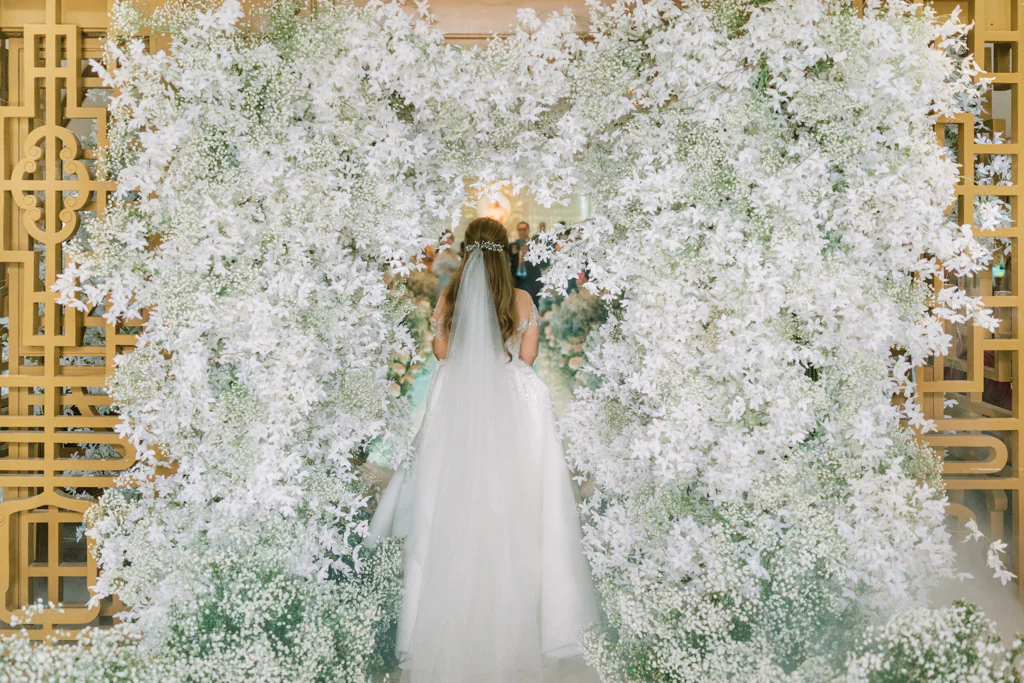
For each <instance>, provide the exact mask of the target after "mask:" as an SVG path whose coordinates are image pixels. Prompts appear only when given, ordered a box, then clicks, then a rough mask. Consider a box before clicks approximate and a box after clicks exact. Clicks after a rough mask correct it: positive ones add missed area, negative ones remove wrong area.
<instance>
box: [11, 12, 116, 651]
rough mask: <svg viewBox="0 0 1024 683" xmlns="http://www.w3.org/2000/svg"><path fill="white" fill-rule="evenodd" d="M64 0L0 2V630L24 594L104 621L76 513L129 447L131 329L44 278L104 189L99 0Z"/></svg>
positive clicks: (37, 625)
mask: <svg viewBox="0 0 1024 683" xmlns="http://www.w3.org/2000/svg"><path fill="white" fill-rule="evenodd" d="M63 4H64V5H65V6H62V3H61V2H60V0H2V2H0V40H2V41H3V51H2V53H0V55H2V59H0V70H2V75H0V263H2V264H3V271H2V273H3V278H2V283H0V284H2V300H0V305H2V310H0V315H2V316H4V318H3V319H2V320H0V322H2V323H4V327H3V328H0V331H2V333H3V335H4V337H6V339H5V340H4V344H3V357H2V374H0V392H2V396H0V495H2V498H0V500H2V502H0V552H3V553H5V557H4V559H3V561H0V596H2V600H0V633H2V632H7V631H10V630H12V627H11V621H12V618H14V617H16V616H20V612H21V608H22V606H24V605H27V604H32V603H36V602H40V601H41V602H42V603H44V604H49V603H54V604H57V603H59V604H60V605H61V608H60V609H51V608H47V609H45V610H44V611H43V612H42V613H41V614H39V615H37V616H35V617H33V619H32V621H31V624H30V625H28V626H27V627H25V628H28V629H29V632H30V634H31V635H32V637H34V638H46V637H52V636H53V635H54V633H55V631H56V630H60V631H61V632H64V633H67V634H68V636H65V637H74V634H75V632H76V631H77V630H79V629H81V628H82V627H84V626H86V625H90V624H102V623H108V622H109V621H110V615H111V614H112V613H113V611H114V610H115V605H113V603H112V601H109V600H108V601H105V602H101V603H100V604H89V598H90V593H89V590H88V587H89V586H91V585H93V584H95V581H96V563H95V560H94V559H93V558H92V556H91V553H89V552H88V546H87V540H86V539H85V538H84V537H83V536H82V535H81V532H82V528H81V527H82V516H83V514H84V512H85V511H86V510H87V509H88V508H89V506H90V505H91V504H92V502H93V500H94V499H95V496H96V495H97V494H98V493H99V491H100V490H101V489H102V488H103V487H107V486H111V485H113V481H114V477H115V476H116V474H117V473H118V472H120V471H122V470H124V469H125V468H127V467H129V466H130V465H131V463H132V461H133V457H134V453H133V452H132V450H131V449H130V448H129V447H127V446H126V444H125V443H124V442H123V441H122V440H121V439H120V438H119V437H118V436H117V434H116V433H115V432H114V426H115V424H116V423H117V417H116V415H113V414H111V411H110V399H109V397H107V395H106V392H105V390H104V386H105V382H106V376H107V372H108V369H109V368H110V367H111V365H112V362H113V359H114V355H115V354H117V353H119V352H122V351H125V350H127V349H129V348H130V347H131V346H132V344H133V343H134V336H133V335H132V334H129V333H128V332H129V331H130V330H125V329H124V328H122V327H120V326H118V327H115V326H112V325H108V324H106V323H105V321H104V319H103V318H102V317H101V314H102V311H98V310H93V311H90V312H89V313H88V314H83V313H81V312H78V311H73V310H66V309H65V308H64V307H62V306H59V305H58V304H57V303H56V295H55V294H54V293H53V292H51V291H50V286H51V285H52V284H53V283H54V282H55V280H56V279H57V276H58V275H59V274H60V272H61V270H62V268H63V266H64V259H63V244H64V243H65V242H66V241H67V240H68V239H70V238H71V237H72V236H73V235H74V234H75V233H76V231H77V230H78V229H79V227H80V225H81V222H82V221H83V219H86V220H87V219H88V218H89V217H90V216H95V215H98V214H101V213H102V211H103V210H104V207H105V206H106V201H107V196H108V193H109V192H110V190H111V185H110V184H109V183H106V182H101V181H98V180H96V179H95V175H96V174H95V160H96V150H97V149H98V148H100V147H102V146H103V145H104V144H105V142H106V125H107V112H106V101H107V99H108V98H109V95H110V93H109V92H108V90H107V89H105V88H104V87H103V84H102V83H101V82H100V79H99V78H98V77H96V76H95V75H94V74H93V73H92V69H91V67H90V66H89V64H88V60H89V59H99V58H100V57H101V56H102V40H103V37H104V34H105V31H106V25H107V10H108V7H107V0H85V1H82V2H71V1H70V0H69V1H67V2H65V3H63Z"/></svg>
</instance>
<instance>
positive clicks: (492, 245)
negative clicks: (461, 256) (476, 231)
mask: <svg viewBox="0 0 1024 683" xmlns="http://www.w3.org/2000/svg"><path fill="white" fill-rule="evenodd" d="M478 248H479V249H484V250H486V251H505V247H504V246H503V245H502V244H500V243H499V242H473V244H467V245H466V251H467V252H470V251H473V250H474V249H478Z"/></svg>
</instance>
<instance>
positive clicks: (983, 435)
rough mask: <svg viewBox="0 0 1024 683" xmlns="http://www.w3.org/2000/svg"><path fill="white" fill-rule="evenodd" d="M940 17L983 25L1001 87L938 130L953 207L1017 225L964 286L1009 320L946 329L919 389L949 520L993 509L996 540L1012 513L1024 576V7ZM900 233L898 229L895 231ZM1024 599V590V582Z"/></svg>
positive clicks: (978, 36)
mask: <svg viewBox="0 0 1024 683" xmlns="http://www.w3.org/2000/svg"><path fill="white" fill-rule="evenodd" d="M933 4H934V6H935V7H936V9H937V10H938V11H939V12H940V14H948V13H949V12H950V11H952V9H953V8H954V7H956V6H958V5H959V6H960V7H961V8H962V10H963V14H964V15H966V16H965V17H964V20H965V21H971V22H973V23H974V28H973V30H972V31H971V33H970V36H969V47H970V50H971V52H973V53H974V55H975V58H976V59H977V60H978V63H979V64H980V65H981V67H982V69H984V70H985V72H986V73H985V77H986V78H989V79H991V80H992V86H991V90H990V91H989V93H988V95H987V96H986V98H985V103H984V111H983V112H982V113H981V114H980V115H977V116H976V115H971V114H964V115H960V116H957V117H956V118H954V119H951V120H946V121H944V122H942V123H940V124H939V125H938V126H937V137H938V140H939V143H940V144H944V145H946V146H947V148H949V149H950V150H951V151H952V152H953V154H955V156H956V160H957V162H958V163H959V164H961V177H960V183H959V185H958V186H957V201H956V203H955V205H954V206H953V207H952V208H951V210H952V211H953V212H954V214H955V215H956V217H957V218H958V220H959V221H960V222H961V223H967V224H972V225H973V224H974V223H975V214H976V210H977V209H978V208H979V207H980V206H981V205H982V204H983V203H985V202H993V201H998V202H1003V203H1004V207H1005V209H1006V210H1007V211H1008V216H1009V220H1007V221H1006V222H1005V223H1004V224H1003V225H1001V226H1000V227H999V228H998V229H996V230H995V232H992V233H989V232H986V233H984V236H985V237H991V238H993V241H997V242H998V244H997V245H996V246H999V247H1007V246H1008V247H1009V250H1008V253H1005V254H1000V255H999V256H998V257H997V258H996V260H995V262H994V263H993V264H992V268H990V269H989V270H986V271H984V272H982V273H981V274H979V275H978V276H977V277H974V278H964V279H962V280H961V281H960V282H959V285H960V286H961V287H963V288H964V289H966V290H967V291H968V292H969V293H970V294H972V295H974V296H981V297H982V299H983V301H984V302H985V304H986V306H988V307H990V308H991V309H992V310H993V312H994V313H995V315H996V317H998V318H999V320H1000V325H999V328H998V329H997V330H996V331H995V333H988V332H986V331H985V330H983V329H982V328H979V327H975V326H973V325H971V324H966V325H957V324H949V325H947V328H946V331H947V332H948V333H949V334H950V335H951V336H952V339H953V343H952V346H951V349H950V351H949V353H948V354H947V355H946V356H945V357H942V358H936V359H934V361H933V362H932V363H930V364H929V365H928V366H926V367H923V368H920V369H919V372H918V390H919V392H920V397H921V403H922V406H923V408H924V411H925V415H926V416H927V417H928V418H930V419H932V420H934V421H935V422H936V424H937V426H938V429H939V431H938V433H935V434H931V435H926V436H925V439H926V440H927V441H928V442H929V443H930V444H931V446H932V447H933V448H934V449H935V451H936V453H938V454H939V455H940V456H942V458H943V476H944V478H945V481H946V487H947V490H948V491H949V496H950V501H951V505H950V510H949V511H950V513H951V514H953V515H955V516H957V517H959V518H961V519H969V518H974V517H976V516H977V512H976V511H979V512H980V511H984V514H983V520H984V521H986V522H987V527H988V529H987V530H988V532H989V534H990V535H991V536H993V537H996V538H999V537H1002V536H1003V532H1004V529H1005V518H1006V514H1007V512H1008V513H1009V515H1010V523H1011V527H1010V530H1009V534H1008V540H1010V541H1011V553H1010V556H1011V558H1010V565H1011V570H1012V571H1014V572H1015V573H1017V574H1020V573H1021V570H1022V569H1024V543H1021V542H1020V540H1021V538H1022V535H1024V520H1022V518H1021V495H1022V493H1024V483H1022V467H1024V462H1022V459H1021V450H1020V445H1021V431H1022V429H1024V423H1022V421H1021V414H1020V387H1019V383H1020V379H1019V378H1020V359H1021V350H1022V341H1021V330H1020V317H1019V313H1020V304H1021V300H1020V297H1021V293H1022V291H1024V289H1022V285H1024V280H1022V278H1024V269H1022V268H1021V267H1020V264H1018V263H1017V261H1018V260H1019V259H1018V254H1019V253H1020V252H1019V251H1018V249H1019V248H1020V237H1021V229H1020V225H1019V223H1018V210H1019V203H1020V201H1019V200H1020V177H1019V163H1020V154H1021V149H1022V147H1021V141H1022V132H1024V128H1022V126H1024V117H1022V114H1024V111H1022V108H1021V100H1020V86H1021V59H1020V48H1021V47H1022V46H1024V32H1022V27H1021V24H1020V16H1019V11H1018V6H1019V2H1017V1H1016V0H1013V1H1011V0H972V1H965V0H960V1H954V2H949V1H946V2H935V3H933ZM1000 161H1001V162H1003V163H1008V168H1009V172H1006V173H1000V174H998V175H997V176H996V177H993V176H992V174H991V173H990V172H987V170H988V169H991V168H993V163H994V162H1000ZM894 228H898V226H894ZM1018 590H1019V593H1020V594H1021V595H1022V596H1024V583H1022V582H1018Z"/></svg>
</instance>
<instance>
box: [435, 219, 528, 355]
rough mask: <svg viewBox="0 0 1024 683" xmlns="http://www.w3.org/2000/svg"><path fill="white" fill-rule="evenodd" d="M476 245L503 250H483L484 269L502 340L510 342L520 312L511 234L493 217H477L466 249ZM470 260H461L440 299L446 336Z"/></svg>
mask: <svg viewBox="0 0 1024 683" xmlns="http://www.w3.org/2000/svg"><path fill="white" fill-rule="evenodd" d="M477 242H497V243H498V244H500V245H501V246H502V247H503V248H502V250H501V251H490V250H488V249H481V250H480V251H481V252H482V253H483V257H484V266H485V267H486V268H487V282H488V284H490V286H491V296H492V297H493V298H494V311H495V313H497V314H498V326H499V327H500V328H501V338H502V340H503V341H508V340H509V338H510V337H511V336H512V335H513V334H514V333H515V331H516V322H517V320H518V317H519V315H518V309H517V307H516V287H515V283H514V282H513V281H512V266H511V264H510V263H509V260H508V233H507V232H505V226H504V225H502V224H501V223H499V222H498V221H496V220H494V219H493V218H477V219H476V220H474V221H473V222H472V223H470V224H469V227H467V228H466V247H469V245H471V244H476V243H477ZM468 260H469V258H468V257H467V258H464V259H462V263H460V264H459V269H458V270H456V271H455V274H454V275H452V280H451V282H450V283H449V284H448V287H447V288H446V289H445V290H444V292H443V293H442V294H441V296H443V297H444V299H445V309H444V317H443V318H442V319H441V327H442V329H443V330H444V331H445V332H446V333H447V332H449V331H450V330H451V326H452V315H454V313H455V299H457V298H458V296H459V285H460V284H461V282H462V269H463V268H464V267H465V265H466V261H468Z"/></svg>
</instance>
